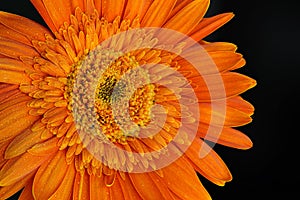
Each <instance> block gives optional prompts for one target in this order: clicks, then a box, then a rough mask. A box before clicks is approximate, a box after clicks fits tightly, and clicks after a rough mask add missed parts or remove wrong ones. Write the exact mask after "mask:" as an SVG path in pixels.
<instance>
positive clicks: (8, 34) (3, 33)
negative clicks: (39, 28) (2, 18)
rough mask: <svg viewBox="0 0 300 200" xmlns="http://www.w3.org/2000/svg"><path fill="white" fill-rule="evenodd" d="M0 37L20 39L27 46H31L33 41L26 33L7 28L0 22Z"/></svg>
mask: <svg viewBox="0 0 300 200" xmlns="http://www.w3.org/2000/svg"><path fill="white" fill-rule="evenodd" d="M0 38H5V39H9V40H13V41H19V42H21V43H23V44H26V45H27V46H31V41H30V40H29V39H28V38H27V37H26V36H24V35H22V34H20V33H18V32H16V31H14V30H12V29H10V28H7V27H6V26H4V25H3V24H1V22H0Z"/></svg>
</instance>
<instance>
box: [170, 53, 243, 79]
mask: <svg viewBox="0 0 300 200" xmlns="http://www.w3.org/2000/svg"><path fill="white" fill-rule="evenodd" d="M205 51H206V49H205ZM199 53H200V56H201V55H203V56H202V57H201V58H200V59H201V60H199V61H197V62H199V64H198V66H192V65H191V64H190V63H189V62H188V61H187V60H185V59H177V60H176V61H177V62H178V65H179V66H181V69H180V71H187V72H190V74H191V76H197V74H199V73H201V76H204V75H210V74H219V73H223V72H227V71H230V70H234V69H237V68H240V67H242V66H243V65H245V60H244V59H243V56H242V55H241V54H239V53H235V52H233V51H212V52H196V51H195V52H192V53H190V54H189V56H191V58H192V59H193V57H194V58H197V57H199ZM202 53H203V54H202ZM207 53H208V54H207ZM195 67H197V69H199V71H197V70H196V68H195Z"/></svg>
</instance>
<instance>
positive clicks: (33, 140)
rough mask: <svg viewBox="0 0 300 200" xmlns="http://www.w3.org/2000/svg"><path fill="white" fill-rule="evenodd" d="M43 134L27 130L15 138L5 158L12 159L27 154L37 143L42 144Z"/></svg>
mask: <svg viewBox="0 0 300 200" xmlns="http://www.w3.org/2000/svg"><path fill="white" fill-rule="evenodd" d="M42 141H43V140H42V139H41V133H39V132H32V131H31V130H30V129H26V130H25V131H24V132H22V133H21V134H20V135H18V136H17V137H15V138H14V139H13V141H12V142H11V143H10V144H9V146H8V147H7V149H6V151H5V158H6V159H10V158H14V157H16V156H19V155H21V154H23V153H25V152H26V151H27V150H28V149H30V148H31V147H32V146H34V145H35V144H37V143H40V142H42Z"/></svg>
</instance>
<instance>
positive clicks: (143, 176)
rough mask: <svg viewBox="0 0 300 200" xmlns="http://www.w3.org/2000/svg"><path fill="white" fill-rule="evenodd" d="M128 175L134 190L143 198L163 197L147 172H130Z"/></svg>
mask: <svg viewBox="0 0 300 200" xmlns="http://www.w3.org/2000/svg"><path fill="white" fill-rule="evenodd" d="M129 177H130V180H131V181H132V184H133V186H134V187H135V189H136V191H137V192H138V193H139V195H140V196H141V197H142V198H143V199H164V197H163V195H162V193H161V191H160V188H159V187H157V186H156V184H155V183H154V182H153V180H152V179H151V178H150V176H149V174H148V173H139V174H134V173H130V174H129ZM149 191H151V192H149Z"/></svg>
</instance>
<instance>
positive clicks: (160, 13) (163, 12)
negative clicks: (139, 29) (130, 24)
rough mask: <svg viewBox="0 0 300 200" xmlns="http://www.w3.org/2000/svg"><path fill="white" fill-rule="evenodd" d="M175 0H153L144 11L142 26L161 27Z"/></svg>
mask: <svg viewBox="0 0 300 200" xmlns="http://www.w3.org/2000/svg"><path fill="white" fill-rule="evenodd" d="M175 3H176V1H175V0H165V1H154V2H153V3H152V4H151V6H150V8H149V9H148V11H147V12H146V14H145V16H144V18H143V20H142V22H141V25H142V26H143V27H161V26H162V25H163V24H164V22H165V21H166V20H167V18H168V16H169V15H170V13H171V11H172V9H173V8H174V6H175Z"/></svg>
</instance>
